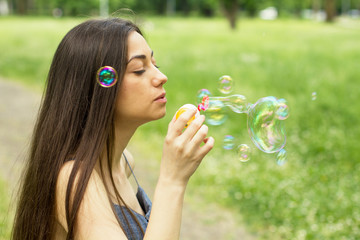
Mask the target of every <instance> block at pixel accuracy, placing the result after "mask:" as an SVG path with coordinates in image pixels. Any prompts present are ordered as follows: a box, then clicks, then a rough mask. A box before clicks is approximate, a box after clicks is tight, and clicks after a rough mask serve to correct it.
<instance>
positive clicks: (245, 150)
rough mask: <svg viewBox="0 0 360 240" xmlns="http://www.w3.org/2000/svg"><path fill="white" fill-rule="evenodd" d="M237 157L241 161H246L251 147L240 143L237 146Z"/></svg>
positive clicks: (248, 158)
mask: <svg viewBox="0 0 360 240" xmlns="http://www.w3.org/2000/svg"><path fill="white" fill-rule="evenodd" d="M237 151H238V158H239V160H240V161H241V162H247V161H249V160H250V154H251V148H250V147H249V146H248V145H246V144H240V145H239V146H238V147H237Z"/></svg>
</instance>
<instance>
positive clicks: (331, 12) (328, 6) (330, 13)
mask: <svg viewBox="0 0 360 240" xmlns="http://www.w3.org/2000/svg"><path fill="white" fill-rule="evenodd" d="M325 12H326V21H327V22H333V21H334V20H335V15H336V6H335V0H325Z"/></svg>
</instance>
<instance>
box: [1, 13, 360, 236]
mask: <svg viewBox="0 0 360 240" xmlns="http://www.w3.org/2000/svg"><path fill="white" fill-rule="evenodd" d="M147 20H148V21H145V22H144V24H143V29H144V31H145V34H146V38H147V40H148V42H149V44H150V46H151V47H152V49H153V50H154V52H155V57H156V59H157V63H158V65H159V66H160V67H161V70H162V71H163V72H164V73H166V74H167V76H168V78H169V81H168V83H167V84H166V85H165V87H166V90H167V98H168V105H167V111H168V114H167V116H166V117H165V118H164V119H162V120H160V121H157V122H153V123H149V124H147V125H145V126H143V127H141V130H142V133H141V134H139V135H136V136H135V139H134V142H135V143H136V144H139V145H140V146H139V148H140V149H145V150H146V151H149V153H150V154H153V155H156V157H159V156H160V154H161V149H160V147H159V145H160V146H161V144H162V142H161V141H162V138H163V136H164V135H165V134H166V130H167V124H168V122H169V120H170V119H171V118H172V116H173V114H174V113H175V111H176V109H177V108H178V107H180V106H181V105H183V104H184V103H194V101H195V97H196V93H197V91H198V90H199V89H201V88H207V89H209V90H210V91H211V92H212V93H213V94H214V95H220V93H219V92H218V91H217V79H218V78H219V77H220V76H221V75H224V74H228V75H231V76H232V77H233V79H234V81H235V86H234V90H233V93H236V94H242V95H245V96H246V97H247V99H248V101H249V102H251V103H254V102H256V101H257V100H258V99H260V98H261V97H265V96H276V97H278V98H285V99H286V100H287V101H288V105H289V107H290V117H289V118H288V119H287V120H285V127H286V134H287V143H286V147H285V148H286V150H287V152H288V161H287V163H286V164H285V165H284V166H282V167H279V166H277V164H276V160H275V158H276V157H275V154H265V153H263V152H260V151H259V150H257V149H256V148H255V146H254V144H252V142H251V140H250V138H249V135H248V134H247V127H246V115H245V114H241V115H239V114H235V113H231V112H229V120H228V121H227V122H225V123H224V124H223V125H221V126H217V127H215V126H210V134H211V135H213V136H214V137H215V140H216V146H215V148H214V149H213V151H212V152H211V153H210V154H209V155H208V156H207V157H206V159H205V160H204V163H203V164H202V165H201V167H200V168H199V171H197V172H196V174H195V176H194V177H193V179H192V181H191V184H190V186H189V194H190V195H202V196H204V197H205V198H206V201H208V202H218V203H219V204H222V205H224V206H227V207H228V208H230V209H232V211H233V212H234V214H236V215H239V216H241V218H242V219H243V220H244V222H245V223H246V224H248V227H249V229H250V230H251V231H254V232H257V233H258V234H260V237H261V238H263V239H359V238H360V208H359V205H360V191H359V190H360V189H359V182H360V160H359V153H358V150H357V148H358V142H359V136H360V120H359V112H360V105H359V103H358V101H359V95H360V68H359V59H360V42H359V39H360V31H359V29H360V22H359V21H352V22H348V23H341V24H340V23H336V24H332V25H330V24H325V23H315V22H309V21H293V20H277V21H260V20H247V19H242V20H241V21H240V22H239V27H238V29H237V30H236V31H231V30H229V28H228V24H227V22H226V21H225V20H222V19H195V18H189V19H181V18H170V19H168V18H150V19H147ZM80 21H81V20H79V19H62V20H54V19H48V18H45V19H42V18H26V19H22V18H0V25H1V26H2V27H1V28H0V35H1V36H6V37H2V38H0V54H1V55H0V56H1V61H0V76H3V77H7V78H10V79H14V80H19V81H23V82H25V83H27V84H29V85H32V86H41V85H42V84H43V80H44V79H45V77H46V72H47V70H48V67H49V65H50V62H51V57H52V55H53V53H54V51H55V48H56V46H57V44H58V43H59V41H60V39H61V37H62V36H63V35H64V34H65V33H66V32H67V31H68V30H70V28H71V27H72V26H75V25H76V24H77V23H78V22H80ZM346 24H351V26H350V27H348V25H346ZM37 88H39V87H37ZM312 92H316V93H317V99H316V100H315V101H312V100H311V93H312ZM226 134H231V135H233V136H234V137H235V138H236V143H237V144H240V143H247V144H248V145H249V146H251V147H252V149H253V154H252V156H251V160H250V161H249V162H247V163H241V162H239V161H238V160H237V154H236V153H235V152H234V151H230V152H229V151H225V150H223V149H222V139H223V137H224V135H226ZM149 136H151V137H153V138H152V139H158V141H152V143H149V142H148V141H146V139H148V137H149ZM144 138H145V139H144ZM145 145H146V146H145ZM154 148H158V149H159V151H158V152H156V153H153V149H154Z"/></svg>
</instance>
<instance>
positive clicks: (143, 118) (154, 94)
mask: <svg viewBox="0 0 360 240" xmlns="http://www.w3.org/2000/svg"><path fill="white" fill-rule="evenodd" d="M127 41H128V54H127V61H128V62H127V67H126V72H125V75H124V78H123V80H122V82H121V85H120V92H119V95H118V99H117V107H116V117H117V120H120V121H121V122H124V123H134V124H139V125H140V124H143V123H146V122H148V121H152V120H156V119H159V118H162V117H163V116H165V113H166V107H165V106H166V101H167V100H166V98H165V89H164V88H163V85H164V84H165V83H166V82H167V77H166V76H165V75H164V74H163V73H162V72H160V71H159V69H158V68H157V66H156V62H155V58H154V56H153V51H152V50H151V49H150V47H149V45H148V44H147V42H146V41H145V39H144V38H143V36H141V35H140V34H139V33H137V32H136V31H133V32H132V33H130V35H129V37H128V40H127Z"/></svg>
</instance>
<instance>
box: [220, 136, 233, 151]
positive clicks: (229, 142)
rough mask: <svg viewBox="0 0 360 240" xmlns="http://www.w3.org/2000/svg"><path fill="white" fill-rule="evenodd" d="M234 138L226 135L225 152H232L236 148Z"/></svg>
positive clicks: (224, 141)
mask: <svg viewBox="0 0 360 240" xmlns="http://www.w3.org/2000/svg"><path fill="white" fill-rule="evenodd" d="M234 145H235V144H234V137H233V136H231V135H226V136H225V137H224V140H223V148H224V149H225V150H231V149H233V148H234Z"/></svg>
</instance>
